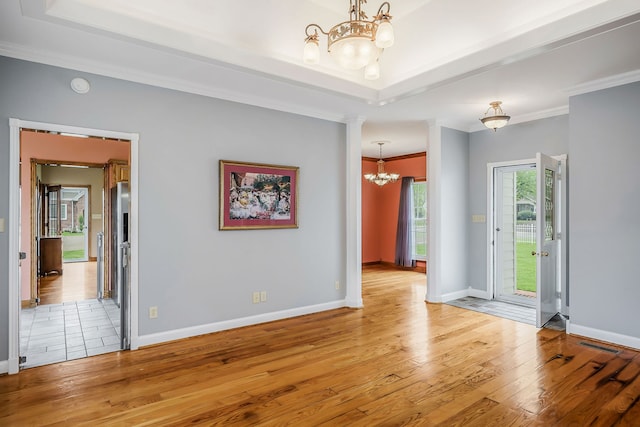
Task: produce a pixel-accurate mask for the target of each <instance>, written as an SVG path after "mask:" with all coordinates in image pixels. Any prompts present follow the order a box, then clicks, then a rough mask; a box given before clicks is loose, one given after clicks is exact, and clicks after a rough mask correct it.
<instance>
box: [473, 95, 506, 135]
mask: <svg viewBox="0 0 640 427" xmlns="http://www.w3.org/2000/svg"><path fill="white" fill-rule="evenodd" d="M500 104H502V101H493V102H490V103H489V105H490V107H489V108H487V111H486V112H485V113H484V117H483V118H481V119H480V121H481V122H482V123H483V124H484V125H485V126H486V127H488V128H489V129H493V131H494V132H495V131H496V130H497V129H499V128H501V127H504V126H506V125H507V122H508V121H509V119H510V118H511V116H507V115H506V114H505V113H504V111H502V108H501V107H500ZM492 108H493V115H491V116H488V115H487V114H489V110H491V109H492Z"/></svg>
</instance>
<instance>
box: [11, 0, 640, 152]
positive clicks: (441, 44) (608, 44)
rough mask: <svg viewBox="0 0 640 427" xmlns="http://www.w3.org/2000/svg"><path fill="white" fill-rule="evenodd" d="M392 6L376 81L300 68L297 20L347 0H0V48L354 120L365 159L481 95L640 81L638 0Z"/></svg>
mask: <svg viewBox="0 0 640 427" xmlns="http://www.w3.org/2000/svg"><path fill="white" fill-rule="evenodd" d="M380 3H381V2H375V1H372V0H370V1H369V2H368V3H367V4H364V5H363V10H364V11H365V12H367V13H368V14H369V15H370V16H371V15H373V14H375V12H376V11H377V9H378V6H379V5H380ZM390 3H391V15H392V16H393V21H392V22H393V26H394V30H395V33H396V43H395V44H394V46H392V47H391V48H388V49H386V50H385V52H384V53H383V56H382V59H381V78H380V79H379V80H376V81H374V82H370V81H367V80H364V79H363V78H362V73H361V71H353V72H350V71H346V70H343V69H340V68H338V67H337V66H336V65H335V64H334V63H333V62H332V60H331V58H329V57H328V55H327V54H326V52H324V53H323V54H322V57H321V63H320V65H319V66H308V65H305V64H303V63H302V60H301V56H302V48H303V42H304V28H305V27H306V25H307V24H309V23H316V24H319V25H321V26H322V27H323V28H325V29H327V28H329V27H331V26H332V25H334V24H337V23H338V22H341V21H344V20H347V19H348V9H349V2H348V1H346V0H272V1H267V0H263V1H249V2H242V1H238V0H216V1H211V0H182V1H168V0H110V1H104V0H3V1H2V2H0V54H3V55H6V56H12V57H17V58H22V59H28V60H32V61H38V62H43V63H48V64H52V65H60V66H64V67H67V68H73V69H77V70H79V71H86V72H92V73H97V74H103V75H108V76H112V77H117V78H123V79H128V80H132V81H138V82H142V83H147V84H152V85H157V86H163V87H169V88H173V89H177V90H183V91H187V92H192V93H199V94H203V95H207V96H214V97H218V98H223V99H231V100H234V101H238V102H246V103H249V104H253V105H260V106H264V107H268V108H274V109H279V110H283V111H289V112H294V113H298V114H304V115H309V116H313V117H320V118H325V119H330V120H337V121H345V120H347V119H348V118H349V117H355V116H360V117H363V118H365V119H366V122H365V125H364V127H363V154H364V155H368V156H372V157H375V156H377V145H375V144H373V145H372V144H371V143H370V142H371V141H372V140H377V139H387V140H392V141H393V143H392V144H391V145H389V146H385V149H384V152H385V155H386V156H389V155H399V154H406V153H411V152H416V151H424V150H425V148H426V126H425V123H426V122H427V121H429V120H438V121H440V122H441V123H442V124H444V125H447V126H451V127H454V128H457V129H461V130H465V131H474V130H479V129H481V125H480V122H479V121H478V118H479V117H481V116H482V114H483V113H484V111H485V110H486V109H487V108H488V103H489V102H490V101H494V100H501V101H503V107H504V110H505V112H506V113H508V114H510V115H511V116H512V117H513V119H512V122H518V121H525V120H530V119H533V118H539V117H545V116H549V115H554V114H561V113H566V112H567V109H568V107H567V105H568V97H569V95H570V94H571V93H578V92H579V91H581V90H582V91H586V90H589V88H598V87H606V86H607V85H612V84H619V83H624V82H626V81H635V80H640V72H639V70H640V44H639V43H638V42H637V41H638V40H640V2H639V1H637V0H608V1H605V0H536V1H524V0H522V1H514V0H492V1H491V2H490V3H487V2H479V1H477V0H395V1H390ZM325 43H326V39H324V38H321V41H320V45H321V48H322V47H323V46H324V47H325V48H326V44H325ZM322 50H324V49H322ZM487 131H488V130H487Z"/></svg>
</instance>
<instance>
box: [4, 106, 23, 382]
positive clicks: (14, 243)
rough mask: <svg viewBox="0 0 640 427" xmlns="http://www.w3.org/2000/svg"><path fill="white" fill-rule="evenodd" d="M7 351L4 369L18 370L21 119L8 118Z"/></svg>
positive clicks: (14, 372) (16, 371)
mask: <svg viewBox="0 0 640 427" xmlns="http://www.w3.org/2000/svg"><path fill="white" fill-rule="evenodd" d="M8 229H9V230H8V231H9V260H8V261H9V272H8V273H9V301H8V305H9V308H8V310H9V322H8V327H9V354H8V361H7V363H8V366H7V372H8V373H9V374H16V373H18V371H19V370H20V366H19V358H20V308H21V305H20V304H21V302H20V266H19V264H20V261H19V257H18V252H20V233H19V231H20V121H19V120H16V119H9V226H8Z"/></svg>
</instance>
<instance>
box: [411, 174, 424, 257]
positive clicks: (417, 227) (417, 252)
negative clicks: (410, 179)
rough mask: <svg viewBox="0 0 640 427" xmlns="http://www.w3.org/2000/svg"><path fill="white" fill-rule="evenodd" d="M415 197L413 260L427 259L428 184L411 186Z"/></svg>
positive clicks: (418, 183)
mask: <svg viewBox="0 0 640 427" xmlns="http://www.w3.org/2000/svg"><path fill="white" fill-rule="evenodd" d="M411 189H412V192H411V194H412V196H413V203H412V205H413V218H412V221H411V228H412V232H413V259H417V260H421V261H424V260H426V259H427V182H426V181H420V182H414V183H413V185H412V186H411Z"/></svg>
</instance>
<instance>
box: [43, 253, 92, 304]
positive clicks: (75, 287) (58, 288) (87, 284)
mask: <svg viewBox="0 0 640 427" xmlns="http://www.w3.org/2000/svg"><path fill="white" fill-rule="evenodd" d="M62 271H63V274H60V275H58V274H53V275H50V276H46V277H40V278H38V281H39V286H40V288H39V289H40V295H39V296H40V305H44V304H60V303H63V302H71V301H84V300H87V299H91V298H96V294H97V290H96V288H97V286H96V262H95V261H92V262H68V263H65V264H63V268H62Z"/></svg>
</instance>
